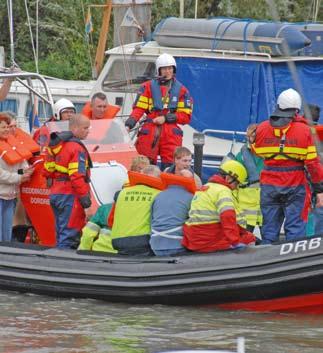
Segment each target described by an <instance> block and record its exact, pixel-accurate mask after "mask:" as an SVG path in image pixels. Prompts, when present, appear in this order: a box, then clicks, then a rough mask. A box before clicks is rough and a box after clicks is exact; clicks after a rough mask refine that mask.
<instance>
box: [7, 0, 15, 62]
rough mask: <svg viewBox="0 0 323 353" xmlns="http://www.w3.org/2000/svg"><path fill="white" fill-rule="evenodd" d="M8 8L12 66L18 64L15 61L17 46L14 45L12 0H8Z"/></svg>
mask: <svg viewBox="0 0 323 353" xmlns="http://www.w3.org/2000/svg"><path fill="white" fill-rule="evenodd" d="M7 9H8V21H9V36H10V56H11V66H17V65H16V63H15V46H14V42H13V14H12V0H7Z"/></svg>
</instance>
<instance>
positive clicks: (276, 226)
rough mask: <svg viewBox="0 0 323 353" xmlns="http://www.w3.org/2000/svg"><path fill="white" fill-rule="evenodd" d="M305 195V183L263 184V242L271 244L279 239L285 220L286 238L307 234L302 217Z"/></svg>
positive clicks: (261, 202) (261, 204)
mask: <svg viewBox="0 0 323 353" xmlns="http://www.w3.org/2000/svg"><path fill="white" fill-rule="evenodd" d="M305 197H306V190H305V186H304V185H299V186H294V187H292V186H291V187H278V186H274V185H266V184H263V185H261V194H260V206H261V212H262V215H263V225H262V244H271V243H273V242H275V241H278V240H279V233H280V229H281V226H282V224H283V222H284V220H285V224H284V228H285V236H286V240H288V241H290V240H295V239H297V238H301V237H304V236H305V234H306V222H305V221H304V220H303V219H302V211H303V208H304V203H305Z"/></svg>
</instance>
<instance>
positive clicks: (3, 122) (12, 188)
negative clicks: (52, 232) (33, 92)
mask: <svg viewBox="0 0 323 353" xmlns="http://www.w3.org/2000/svg"><path fill="white" fill-rule="evenodd" d="M9 124H10V116H9V115H8V114H6V113H0V142H2V143H3V146H5V143H6V141H7V139H8V137H9V135H10V130H9ZM8 146H9V144H8ZM5 154H6V150H5V149H2V150H1V151H0V156H1V158H0V241H11V235H12V220H13V215H14V211H15V206H16V198H17V194H18V191H19V185H20V184H21V183H23V182H25V181H28V180H29V179H30V177H31V175H32V173H33V171H34V170H33V168H30V167H28V164H27V162H26V161H24V160H21V161H20V162H17V163H14V164H9V163H8V162H7V161H6V160H5V158H4V157H5Z"/></svg>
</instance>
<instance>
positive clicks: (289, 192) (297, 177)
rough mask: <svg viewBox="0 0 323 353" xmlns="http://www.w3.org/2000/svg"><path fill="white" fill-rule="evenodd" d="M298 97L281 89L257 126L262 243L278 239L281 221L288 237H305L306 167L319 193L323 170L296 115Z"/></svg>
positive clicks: (304, 123)
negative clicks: (266, 116) (274, 105)
mask: <svg viewBox="0 0 323 353" xmlns="http://www.w3.org/2000/svg"><path fill="white" fill-rule="evenodd" d="M301 105H302V101H301V97H300V95H299V94H298V92H296V91H295V90H294V89H291V88H290V89H288V90H285V91H283V92H282V93H281V94H280V95H279V97H278V99H277V108H276V110H275V111H274V112H273V114H272V115H271V116H270V118H269V120H267V121H264V122H262V123H261V124H259V125H258V127H257V131H256V137H255V142H254V144H253V145H252V148H253V151H254V152H255V153H256V154H257V155H259V156H260V157H262V158H264V164H265V167H264V169H263V171H262V173H261V176H260V188H261V200H260V205H261V211H262V214H263V228H262V230H263V240H262V242H263V243H264V244H271V243H273V242H275V241H277V240H278V239H279V233H280V229H281V227H282V224H283V222H284V220H285V223H284V229H285V236H286V239H287V240H294V239H297V238H300V237H303V236H305V234H306V233H305V227H306V221H307V213H308V208H309V201H310V192H309V187H308V181H307V179H306V174H305V169H306V170H307V172H308V175H309V176H310V178H311V182H312V185H313V187H314V190H315V191H317V192H322V190H321V189H322V185H321V182H322V181H323V169H322V166H321V164H320V161H319V158H318V154H317V150H316V146H315V144H314V141H313V137H312V135H311V130H310V127H309V126H308V124H307V121H306V120H305V119H304V118H302V117H300V116H299V115H298V113H299V111H300V110H301Z"/></svg>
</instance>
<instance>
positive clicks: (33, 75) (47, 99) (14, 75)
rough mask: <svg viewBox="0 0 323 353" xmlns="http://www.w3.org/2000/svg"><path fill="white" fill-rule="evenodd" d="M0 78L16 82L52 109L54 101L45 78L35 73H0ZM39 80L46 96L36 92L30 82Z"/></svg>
mask: <svg viewBox="0 0 323 353" xmlns="http://www.w3.org/2000/svg"><path fill="white" fill-rule="evenodd" d="M0 78H3V79H5V78H11V79H15V80H17V81H18V82H19V83H21V84H22V85H23V86H24V87H26V88H27V89H28V90H29V92H31V93H33V94H35V95H36V96H37V97H39V98H40V99H41V100H43V101H45V102H46V103H48V104H50V106H51V107H53V104H54V101H53V97H52V94H51V92H50V89H49V87H48V84H47V82H46V80H45V78H44V77H43V76H42V75H40V74H37V73H33V72H1V73H0ZM33 79H34V80H35V79H36V80H39V81H40V82H41V83H42V85H43V87H44V89H45V93H46V96H44V95H43V94H41V93H40V92H38V91H37V90H36V89H35V88H34V87H33V85H32V82H31V80H33ZM24 80H27V82H28V83H26V82H24Z"/></svg>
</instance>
